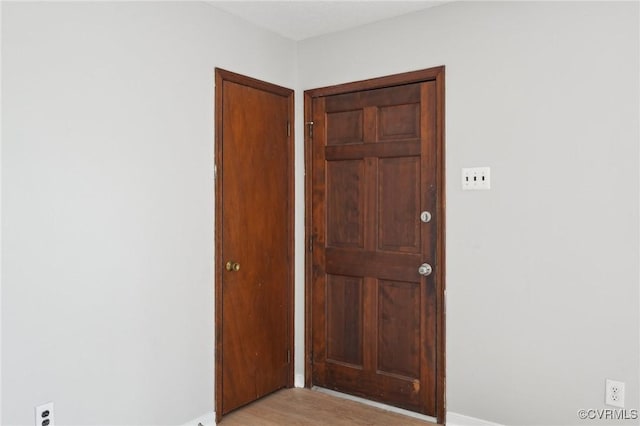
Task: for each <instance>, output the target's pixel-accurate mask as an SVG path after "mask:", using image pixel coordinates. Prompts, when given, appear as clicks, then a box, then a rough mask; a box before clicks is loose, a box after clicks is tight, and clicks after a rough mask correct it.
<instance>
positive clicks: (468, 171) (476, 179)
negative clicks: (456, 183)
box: [462, 167, 491, 191]
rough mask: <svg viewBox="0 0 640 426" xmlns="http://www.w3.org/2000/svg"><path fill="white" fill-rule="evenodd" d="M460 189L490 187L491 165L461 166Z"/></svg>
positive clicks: (485, 188) (468, 189)
mask: <svg viewBox="0 0 640 426" xmlns="http://www.w3.org/2000/svg"><path fill="white" fill-rule="evenodd" d="M462 189H463V190H465V191H474V190H487V189H491V167H463V168H462Z"/></svg>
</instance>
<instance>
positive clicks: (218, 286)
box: [214, 68, 295, 422]
mask: <svg viewBox="0 0 640 426" xmlns="http://www.w3.org/2000/svg"><path fill="white" fill-rule="evenodd" d="M225 81H229V82H232V83H237V84H241V85H244V86H249V87H252V88H254V89H258V90H264V91H266V92H270V93H275V94H277V95H280V96H284V97H286V98H287V99H288V110H289V111H288V121H289V123H290V126H291V127H293V123H294V92H293V90H291V89H287V88H285V87H281V86H277V85H275V84H271V83H267V82H265V81H261V80H257V79H254V78H251V77H247V76H244V75H241V74H236V73H234V72H231V71H226V70H224V69H221V68H216V69H215V113H214V115H215V118H214V120H215V142H214V165H215V172H214V179H215V197H214V198H215V208H214V212H215V219H214V223H215V228H214V244H215V246H214V247H215V256H214V258H215V260H214V261H215V266H214V277H215V278H214V279H215V285H214V286H215V291H214V297H215V326H214V328H215V366H214V377H215V379H214V380H215V396H214V399H215V401H214V404H215V410H216V411H215V412H216V422H219V421H220V418H221V413H222V274H223V269H224V266H223V263H224V261H223V257H222V232H221V230H222V187H223V176H224V174H223V167H224V165H223V164H222V137H223V128H222V123H223V117H222V110H223V108H222V101H223V90H222V87H223V83H224V82H225ZM287 143H288V144H289V147H288V153H289V159H288V160H289V161H288V167H287V168H288V170H287V174H288V179H287V182H288V190H287V192H288V197H287V199H288V206H287V211H288V215H287V216H288V217H287V219H288V233H289V236H288V252H289V257H288V259H287V261H288V262H289V271H288V278H289V283H288V285H287V287H288V293H289V296H288V299H287V303H288V306H287V309H288V315H287V329H288V330H287V331H288V334H289V339H288V344H289V348H290V351H291V357H290V363H289V370H288V373H287V387H289V388H291V387H293V376H294V334H293V333H294V329H293V324H294V300H295V299H294V267H295V256H294V241H295V240H294V220H295V198H294V185H295V181H294V176H295V175H294V158H295V157H294V145H295V143H294V134H293V131H291V133H289V137H288V140H287Z"/></svg>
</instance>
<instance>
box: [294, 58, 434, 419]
mask: <svg viewBox="0 0 640 426" xmlns="http://www.w3.org/2000/svg"><path fill="white" fill-rule="evenodd" d="M444 74H445V67H444V66H439V67H434V68H428V69H424V70H419V71H411V72H406V73H401V74H394V75H390V76H386V77H378V78H372V79H368V80H361V81H356V82H352V83H345V84H339V85H335V86H327V87H321V88H317V89H311V90H306V91H305V92H304V118H305V129H304V138H305V144H304V147H305V153H304V156H305V245H306V247H307V248H306V250H305V387H307V388H310V387H311V386H313V377H312V376H313V375H312V359H313V358H312V357H313V345H312V301H313V294H312V288H313V286H312V276H313V274H312V272H313V271H312V270H313V258H312V251H311V250H312V247H313V237H314V236H313V217H312V212H313V208H312V198H313V191H312V189H313V188H312V183H313V182H312V181H313V156H312V151H313V149H312V148H313V146H312V143H313V108H312V105H313V99H314V98H320V97H324V96H330V95H338V94H344V93H350V92H358V91H362V90H371V89H382V88H386V87H393V86H400V85H405V84H411V83H421V82H426V81H435V82H436V97H437V99H436V127H437V129H436V164H437V166H436V185H437V191H436V212H435V213H436V215H437V217H438V221H437V229H436V234H437V237H436V257H437V259H438V263H437V267H436V268H434V274H435V276H436V277H435V278H436V279H435V282H436V310H437V312H436V417H437V421H438V423H440V424H445V421H446V387H445V384H446V380H445V368H446V364H445V362H446V356H445V355H446V350H445V304H444V294H445V265H446V262H445V240H446V238H445V139H444V125H445V120H444V112H445V110H444V98H445V82H444Z"/></svg>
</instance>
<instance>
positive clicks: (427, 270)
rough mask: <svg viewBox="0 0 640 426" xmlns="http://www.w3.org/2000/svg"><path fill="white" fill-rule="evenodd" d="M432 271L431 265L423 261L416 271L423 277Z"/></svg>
mask: <svg viewBox="0 0 640 426" xmlns="http://www.w3.org/2000/svg"><path fill="white" fill-rule="evenodd" d="M432 271H433V268H431V265H429V264H428V263H423V264H422V265H420V267H419V268H418V273H419V274H420V275H422V276H423V277H426V276H429V275H431V272H432Z"/></svg>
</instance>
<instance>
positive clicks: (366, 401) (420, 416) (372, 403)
mask: <svg viewBox="0 0 640 426" xmlns="http://www.w3.org/2000/svg"><path fill="white" fill-rule="evenodd" d="M311 390H314V391H317V392H320V393H324V394H327V395H331V396H335V397H337V398H343V399H348V400H351V401H355V402H359V403H361V404H365V405H369V406H371V407H376V408H380V409H382V410H386V411H391V412H392V413H397V414H402V415H403V416H407V417H413V418H414V419H418V420H423V421H425V422H430V423H434V424H437V423H438V419H436V418H435V417H431V416H426V415H424V414H420V413H415V412H413V411H409V410H405V409H402V408H398V407H394V406H393V405H387V404H383V403H381V402H376V401H371V400H369V399H364V398H360V397H358V396H353V395H349V394H347V393H342V392H337V391H334V390H331V389H326V388H321V387H319V386H312V387H311Z"/></svg>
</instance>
